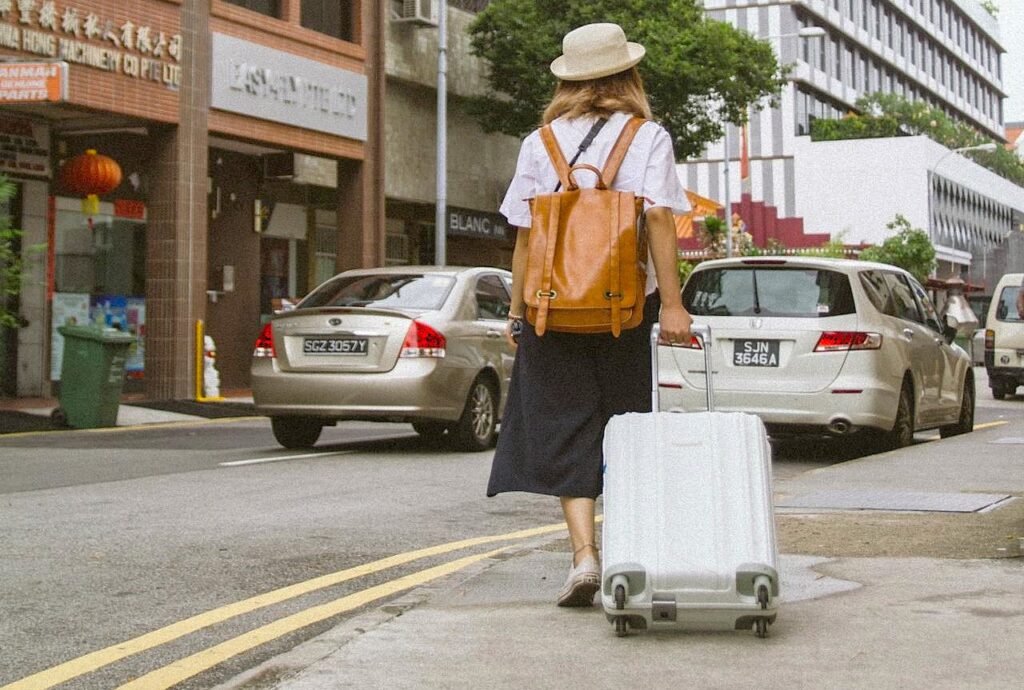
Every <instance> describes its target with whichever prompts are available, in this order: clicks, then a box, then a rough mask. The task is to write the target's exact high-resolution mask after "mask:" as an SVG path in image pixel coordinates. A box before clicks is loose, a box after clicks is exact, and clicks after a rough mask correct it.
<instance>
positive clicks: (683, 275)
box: [676, 259, 697, 287]
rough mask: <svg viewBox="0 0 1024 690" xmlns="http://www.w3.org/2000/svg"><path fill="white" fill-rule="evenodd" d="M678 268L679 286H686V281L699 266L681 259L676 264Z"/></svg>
mask: <svg viewBox="0 0 1024 690" xmlns="http://www.w3.org/2000/svg"><path fill="white" fill-rule="evenodd" d="M676 266H677V267H678V268H679V286H680V287H682V286H683V285H686V279H687V278H689V277H690V274H691V273H693V269H694V268H696V266H697V264H695V263H693V262H692V261H687V260H686V259H679V260H678V261H677V262H676Z"/></svg>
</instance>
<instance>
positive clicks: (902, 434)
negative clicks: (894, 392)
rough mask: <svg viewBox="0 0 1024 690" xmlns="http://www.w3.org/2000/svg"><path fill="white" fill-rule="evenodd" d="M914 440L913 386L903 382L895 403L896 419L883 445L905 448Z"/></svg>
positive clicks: (891, 447) (892, 447)
mask: <svg viewBox="0 0 1024 690" xmlns="http://www.w3.org/2000/svg"><path fill="white" fill-rule="evenodd" d="M913 442H914V388H913V386H912V385H911V384H909V383H904V384H903V389H902V390H900V400H899V402H898V403H897V404H896V419H895V420H894V421H893V424H892V429H891V430H890V431H889V433H888V434H886V437H885V446H886V447H887V448H890V449H895V448H906V447H907V446H909V445H910V444H911V443H913Z"/></svg>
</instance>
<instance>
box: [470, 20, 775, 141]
mask: <svg viewBox="0 0 1024 690" xmlns="http://www.w3.org/2000/svg"><path fill="white" fill-rule="evenodd" d="M592 22H616V23H618V24H620V25H621V26H622V27H623V29H624V30H625V32H626V36H627V38H628V39H629V40H631V41H636V42H638V43H641V44H643V46H644V47H645V48H646V49H647V55H646V57H645V58H644V60H643V61H642V62H641V63H640V64H639V65H638V69H639V70H640V74H641V76H642V77H643V80H644V85H645V87H646V89H647V93H648V96H649V97H650V101H651V109H652V110H653V112H654V116H655V118H657V119H658V120H660V121H661V122H662V123H663V124H664V125H665V127H666V128H667V129H668V131H669V132H671V133H672V135H673V137H674V140H675V151H676V155H677V156H679V157H680V159H682V158H687V157H693V156H696V155H698V154H699V153H700V152H701V151H702V150H703V148H704V147H705V146H706V145H707V144H708V143H709V142H712V141H716V140H718V139H720V138H721V137H722V134H723V129H722V122H723V121H729V122H745V121H746V120H747V117H748V114H747V108H748V106H750V107H753V108H754V109H757V110H760V109H761V108H763V107H765V106H766V105H768V104H769V103H773V102H775V100H776V99H777V97H778V94H779V91H780V90H781V88H782V87H783V86H784V85H785V83H786V81H785V80H786V76H787V74H788V68H784V67H781V66H780V65H779V64H778V61H777V60H776V57H775V54H774V52H773V50H772V47H771V45H770V44H769V43H768V42H767V41H759V40H757V39H756V38H754V37H752V36H751V35H750V34H748V33H747V32H745V31H740V30H738V29H736V28H734V27H732V26H730V25H729V24H726V23H725V22H719V21H714V20H711V19H708V18H707V17H706V16H705V14H704V8H703V3H702V2H700V1H699V0H562V2H550V0H495V1H494V2H491V3H490V4H489V5H488V6H487V8H486V9H485V10H484V11H483V12H481V13H480V14H479V15H477V17H476V19H475V20H474V22H473V24H472V26H471V27H470V34H471V37H472V39H471V40H472V46H473V53H474V54H475V55H478V56H480V57H482V58H484V59H485V60H486V61H487V63H488V65H489V68H490V69H489V73H488V84H489V86H490V90H491V93H490V94H488V95H487V96H483V97H477V98H472V99H469V101H468V103H467V108H468V109H469V111H470V113H472V114H473V115H474V116H475V117H476V118H477V120H479V122H480V125H481V126H482V127H483V128H484V130H485V131H489V132H493V131H499V132H504V133H506V134H511V135H513V136H522V135H524V134H526V133H527V132H529V131H530V130H532V129H533V128H535V127H537V125H538V123H539V121H540V117H541V113H542V112H543V109H544V107H545V105H546V104H547V102H548V100H549V99H550V98H551V94H552V93H553V91H554V87H555V83H556V79H555V77H554V75H552V74H551V72H550V70H549V65H550V63H551V61H552V60H554V59H555V58H556V57H557V56H558V55H560V54H561V52H562V50H561V47H562V44H561V41H562V36H563V35H565V34H566V33H568V32H569V31H570V30H572V29H573V28H575V27H578V26H581V25H583V24H588V23H592ZM719 99H720V100H719Z"/></svg>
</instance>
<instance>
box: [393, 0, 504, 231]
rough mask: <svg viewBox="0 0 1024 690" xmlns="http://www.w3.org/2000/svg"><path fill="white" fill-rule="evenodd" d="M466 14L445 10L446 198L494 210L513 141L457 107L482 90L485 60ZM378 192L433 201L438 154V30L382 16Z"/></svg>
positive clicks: (498, 202)
mask: <svg viewBox="0 0 1024 690" xmlns="http://www.w3.org/2000/svg"><path fill="white" fill-rule="evenodd" d="M472 19H473V15H471V14H469V13H467V12H463V11H461V10H456V9H450V10H449V12H448V91H449V97H448V151H447V153H448V166H447V168H448V203H449V204H450V205H452V206H462V207H465V208H471V209H477V210H481V211H496V210H497V208H498V205H499V204H500V203H501V199H502V197H503V195H504V193H505V189H506V188H507V187H508V183H509V181H510V180H511V179H512V174H513V172H514V171H515V164H516V157H517V156H518V153H519V140H518V139H517V138H515V137H510V136H505V135H502V134H486V133H484V131H483V130H482V129H481V128H480V126H479V125H478V124H477V123H476V121H475V120H474V119H473V118H471V117H470V116H469V115H467V114H466V113H465V111H464V109H463V108H462V107H461V103H462V102H463V99H462V98H460V97H465V96H469V95H477V94H482V93H484V91H485V88H486V83H485V79H484V75H485V69H486V65H485V63H484V61H482V60H480V59H478V58H476V57H473V56H472V55H471V54H470V52H469V50H470V47H469V35H468V34H467V31H466V30H467V27H468V26H469V24H470V22H471V21H472ZM386 73H387V79H388V83H387V95H386V99H387V100H386V106H385V115H384V136H385V143H384V147H385V151H386V155H385V187H384V188H385V194H386V196H387V197H388V198H389V199H399V200H402V201H413V202H420V203H427V204H433V203H434V200H435V197H436V186H435V169H436V155H437V118H436V110H437V88H436V87H437V29H435V28H414V27H412V26H409V25H402V24H397V23H395V22H388V27H387V48H386Z"/></svg>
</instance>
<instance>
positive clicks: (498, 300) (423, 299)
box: [252, 266, 514, 450]
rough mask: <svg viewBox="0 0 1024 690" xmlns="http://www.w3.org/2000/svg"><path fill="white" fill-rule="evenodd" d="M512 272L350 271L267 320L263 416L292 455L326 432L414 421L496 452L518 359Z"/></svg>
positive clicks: (261, 359)
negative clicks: (351, 423)
mask: <svg viewBox="0 0 1024 690" xmlns="http://www.w3.org/2000/svg"><path fill="white" fill-rule="evenodd" d="M511 280H512V276H511V274H510V273H509V272H508V271H504V270H501V269H497V268H461V267H431V266H393V267H387V268H373V269H358V270H352V271H345V272H344V273H341V274H339V275H337V276H335V277H334V278H331V279H330V280H328V281H327V282H325V283H323V284H322V285H320V286H319V287H317V288H316V289H315V290H313V292H311V293H310V294H309V295H308V296H306V297H305V298H304V299H303V300H302V301H301V302H299V304H298V305H297V306H296V308H295V309H294V310H292V311H289V312H286V313H283V314H278V315H276V316H275V317H274V318H273V319H272V320H271V321H270V322H268V323H267V324H266V325H265V326H264V328H263V331H262V333H261V334H260V336H259V338H257V340H256V346H255V349H254V351H253V360H252V390H253V398H254V401H255V404H256V410H257V412H259V413H260V414H264V415H267V416H269V417H270V419H271V423H272V426H273V431H274V437H275V438H276V439H277V441H278V442H279V443H280V444H281V445H283V446H285V447H286V448H307V447H309V446H312V445H313V444H314V443H316V441H317V439H318V438H319V437H320V432H321V430H322V428H323V427H324V426H327V425H333V424H334V423H336V422H337V421H339V420H349V419H360V420H374V421H388V422H411V423H412V425H413V427H414V428H415V429H416V431H417V432H418V433H419V434H421V435H423V436H425V437H434V438H438V439H445V440H447V441H449V442H450V443H451V444H452V445H453V446H455V447H456V448H459V449H463V450H484V449H486V448H489V447H491V446H492V445H493V442H494V439H495V434H496V427H497V423H498V420H499V419H500V415H501V411H502V410H503V409H504V405H505V400H506V397H507V394H508V382H509V377H510V375H511V371H512V360H513V356H514V353H513V351H512V349H511V347H510V346H509V345H508V344H507V341H506V339H505V337H504V333H505V322H506V319H507V316H508V311H509V304H510V297H509V295H510V288H511Z"/></svg>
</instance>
